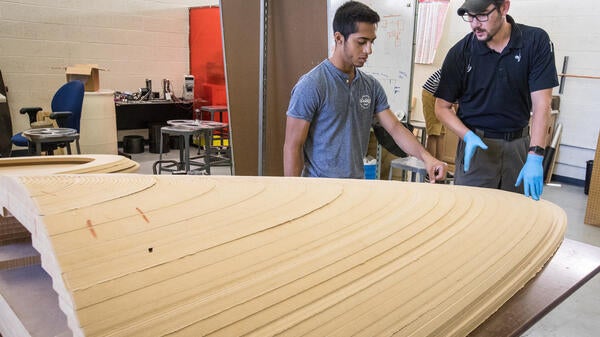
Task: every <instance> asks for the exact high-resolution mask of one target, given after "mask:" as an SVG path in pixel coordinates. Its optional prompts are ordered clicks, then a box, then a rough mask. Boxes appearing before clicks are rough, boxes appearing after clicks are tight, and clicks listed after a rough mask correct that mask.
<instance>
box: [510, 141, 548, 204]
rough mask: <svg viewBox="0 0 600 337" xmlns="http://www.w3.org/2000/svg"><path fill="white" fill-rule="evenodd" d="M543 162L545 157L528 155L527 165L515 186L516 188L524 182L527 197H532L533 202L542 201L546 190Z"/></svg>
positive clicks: (524, 166)
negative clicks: (541, 198) (543, 191)
mask: <svg viewBox="0 0 600 337" xmlns="http://www.w3.org/2000/svg"><path fill="white" fill-rule="evenodd" d="M543 160H544V157H542V156H538V155H537V154H532V153H529V154H528V155H527V161H526V162H525V165H523V168H522V169H521V173H519V177H518V178H517V183H516V184H515V186H519V185H521V181H523V188H524V189H525V196H526V197H529V196H531V198H532V199H533V200H540V196H541V195H542V190H543V188H544V183H543V182H542V180H544V168H543V166H542V161H543Z"/></svg>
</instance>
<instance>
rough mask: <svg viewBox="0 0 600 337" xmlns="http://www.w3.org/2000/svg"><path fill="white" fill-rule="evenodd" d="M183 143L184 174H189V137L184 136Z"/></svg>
mask: <svg viewBox="0 0 600 337" xmlns="http://www.w3.org/2000/svg"><path fill="white" fill-rule="evenodd" d="M184 143H185V162H184V163H185V173H186V174H188V173H190V137H189V136H184Z"/></svg>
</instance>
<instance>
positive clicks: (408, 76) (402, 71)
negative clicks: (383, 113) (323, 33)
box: [327, 0, 416, 120]
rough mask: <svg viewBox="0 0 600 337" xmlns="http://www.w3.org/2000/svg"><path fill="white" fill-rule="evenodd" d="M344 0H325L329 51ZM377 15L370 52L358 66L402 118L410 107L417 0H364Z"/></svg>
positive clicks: (330, 50)
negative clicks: (371, 78)
mask: <svg viewBox="0 0 600 337" xmlns="http://www.w3.org/2000/svg"><path fill="white" fill-rule="evenodd" d="M346 1H347V0H328V1H327V20H328V21H327V27H328V34H329V44H328V46H329V54H330V55H331V53H332V51H333V47H334V41H333V27H332V23H333V16H334V15H335V11H336V10H337V8H338V7H339V6H341V5H342V4H343V3H344V2H346ZM362 2H363V3H364V4H366V5H368V6H369V7H371V8H372V9H373V10H375V11H376V12H377V13H378V14H379V17H380V19H381V20H380V22H379V25H378V28H377V40H376V41H375V44H374V46H373V53H372V54H371V55H370V56H369V60H368V61H367V63H366V64H365V65H364V66H363V67H362V68H361V70H363V71H364V72H366V73H368V74H370V75H372V76H374V77H375V78H376V79H377V80H378V81H379V83H381V85H382V86H383V88H384V89H385V92H386V94H387V97H388V101H389V103H390V108H391V110H392V111H393V112H394V113H395V114H396V115H397V116H398V118H399V119H401V120H403V119H405V118H406V117H407V116H408V111H409V108H410V90H411V82H412V65H413V41H414V26H415V7H416V0H394V1H390V0H365V1H362Z"/></svg>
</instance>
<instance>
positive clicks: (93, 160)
mask: <svg viewBox="0 0 600 337" xmlns="http://www.w3.org/2000/svg"><path fill="white" fill-rule="evenodd" d="M139 167H140V164H138V163H136V162H135V161H133V160H130V159H127V158H125V157H123V156H117V155H107V154H92V155H60V156H33V157H11V158H0V176H2V175H41V174H42V175H43V174H82V173H131V172H136V171H137V170H138V168H139Z"/></svg>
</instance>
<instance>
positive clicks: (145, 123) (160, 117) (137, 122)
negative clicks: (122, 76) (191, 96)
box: [115, 100, 193, 130]
mask: <svg viewBox="0 0 600 337" xmlns="http://www.w3.org/2000/svg"><path fill="white" fill-rule="evenodd" d="M115 110H116V111H115V112H116V115H117V130H134V129H148V127H150V125H151V124H163V125H167V121H168V120H171V119H192V117H193V116H192V115H193V103H192V102H187V101H183V102H174V101H166V100H153V101H131V102H115Z"/></svg>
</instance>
